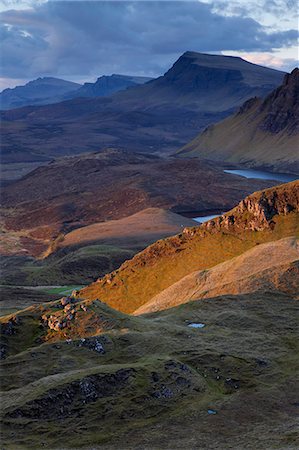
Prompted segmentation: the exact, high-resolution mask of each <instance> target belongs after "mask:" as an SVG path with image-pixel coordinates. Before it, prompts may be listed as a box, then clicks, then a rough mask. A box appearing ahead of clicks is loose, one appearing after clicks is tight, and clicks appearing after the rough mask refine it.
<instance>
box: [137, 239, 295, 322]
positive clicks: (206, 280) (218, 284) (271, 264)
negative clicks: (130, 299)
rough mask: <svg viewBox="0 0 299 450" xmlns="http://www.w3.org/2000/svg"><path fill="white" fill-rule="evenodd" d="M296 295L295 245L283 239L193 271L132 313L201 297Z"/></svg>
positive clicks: (164, 307)
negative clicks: (273, 293) (208, 267)
mask: <svg viewBox="0 0 299 450" xmlns="http://www.w3.org/2000/svg"><path fill="white" fill-rule="evenodd" d="M257 291H260V292H265V291H266V292H270V291H274V292H284V293H287V294H290V295H294V296H296V295H298V292H299V242H298V240H296V238H285V239H280V240H278V241H274V242H269V243H266V244H261V245H258V246H256V247H253V248H252V249H250V250H247V251H246V252H245V253H243V254H242V255H240V256H237V257H235V258H232V259H230V260H229V261H225V262H224V263H221V264H218V265H217V266H214V267H212V268H211V269H208V270H202V271H198V272H193V273H191V274H190V275H187V276H185V277H184V278H182V279H181V280H180V281H178V282H176V283H174V284H173V285H172V286H170V287H169V288H167V289H165V290H164V291H162V292H161V293H159V294H158V295H156V296H155V297H154V298H152V299H151V300H150V301H149V302H148V303H146V304H145V305H143V306H141V308H139V309H137V311H135V312H134V314H136V315H138V314H145V313H150V312H155V311H161V310H164V309H168V308H173V307H175V306H178V305H181V304H182V303H187V302H189V301H194V300H199V299H202V298H211V297H216V296H219V295H228V294H233V295H236V294H248V293H252V292H257Z"/></svg>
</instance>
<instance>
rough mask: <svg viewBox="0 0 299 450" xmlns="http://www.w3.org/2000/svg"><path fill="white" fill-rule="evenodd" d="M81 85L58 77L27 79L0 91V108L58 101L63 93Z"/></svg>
mask: <svg viewBox="0 0 299 450" xmlns="http://www.w3.org/2000/svg"><path fill="white" fill-rule="evenodd" d="M80 87H81V85H80V84H78V83H73V82H72V81H66V80H61V79H60V78H53V77H43V78H37V79H36V80H32V81H29V83H26V84H25V85H24V86H16V87H15V88H12V89H11V88H8V89H4V91H2V92H1V93H0V108H1V109H11V108H20V107H22V106H27V105H46V104H48V103H55V102H56V101H59V100H60V99H61V98H62V97H63V96H64V95H65V94H67V93H69V92H72V91H74V90H76V89H78V88H80Z"/></svg>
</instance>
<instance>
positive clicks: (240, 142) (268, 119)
mask: <svg viewBox="0 0 299 450" xmlns="http://www.w3.org/2000/svg"><path fill="white" fill-rule="evenodd" d="M298 135H299V70H298V69H294V70H293V71H292V73H291V74H287V75H285V77H284V81H283V84H282V85H281V86H279V87H278V88H277V89H275V90H274V91H272V92H271V93H270V94H269V95H268V96H267V97H266V98H265V99H264V100H263V99H261V98H257V97H254V98H252V99H250V100H248V101H247V102H246V103H244V104H243V106H242V107H241V108H240V110H239V111H238V112H237V114H234V115H233V116H230V117H228V118H227V119H225V120H223V121H222V122H220V123H218V124H215V125H211V126H209V127H208V128H207V129H206V130H204V131H203V132H202V133H201V134H200V135H199V136H197V137H196V138H195V139H194V140H193V141H191V142H190V143H189V144H187V145H186V146H185V147H184V148H183V149H182V150H181V151H180V152H179V154H180V155H181V156H184V155H187V156H198V157H200V158H207V159H211V160H216V161H228V162H234V163H242V164H245V165H247V166H249V167H267V168H270V169H273V170H274V171H275V170H276V171H279V170H280V171H292V172H295V173H299V154H298Z"/></svg>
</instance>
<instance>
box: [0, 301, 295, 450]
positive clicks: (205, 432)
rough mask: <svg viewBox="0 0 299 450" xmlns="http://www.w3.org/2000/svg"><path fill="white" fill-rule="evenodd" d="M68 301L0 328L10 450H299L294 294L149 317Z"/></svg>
mask: <svg viewBox="0 0 299 450" xmlns="http://www.w3.org/2000/svg"><path fill="white" fill-rule="evenodd" d="M63 302H64V304H63V305H62V303H61V302H52V303H48V304H45V305H42V306H33V307H30V308H27V309H26V310H23V311H18V312H17V313H15V314H14V315H9V316H6V317H3V318H1V319H0V321H1V332H2V335H1V358H2V360H1V389H2V394H1V416H2V417H1V419H2V427H1V435H2V445H4V446H5V447H8V448H10V447H11V442H12V438H13V448H29V447H34V448H47V449H51V450H52V449H56V448H57V449H58V448H61V447H62V445H63V446H64V442H65V440H66V439H67V443H68V446H69V447H70V448H93V449H101V450H103V449H104V450H114V449H115V448H123V449H129V448H130V449H132V450H137V449H140V448H148V449H162V448H163V449H169V450H170V449H174V448H187V449H191V448H217V447H218V448H226V447H229V446H230V447H233V448H246V447H248V444H250V446H251V447H252V448H262V447H263V446H264V445H265V442H266V443H267V444H266V445H267V447H268V448H270V447H271V448H285V449H287V448H288V449H289V448H296V447H298V435H297V433H296V431H295V428H296V419H297V418H296V409H297V404H296V403H295V401H294V395H295V394H296V392H297V383H296V371H297V370H298V358H297V351H298V350H297V336H296V331H295V330H296V327H297V320H296V318H297V317H296V311H297V301H296V300H294V298H292V297H291V296H289V295H285V294H275V295H273V294H269V293H262V294H251V295H238V296H225V297H220V298H213V299H205V300H201V301H199V302H190V303H188V304H186V305H182V306H181V307H180V308H173V309H171V310H168V311H164V312H162V313H157V314H155V315H153V316H152V317H148V318H143V317H132V316H128V315H126V314H122V313H120V312H117V311H114V310H112V309H111V308H109V307H108V306H106V305H104V304H102V303H101V302H99V301H94V302H92V303H87V302H83V301H80V300H78V299H77V300H75V301H74V299H63ZM65 303H66V304H65ZM64 305H65V306H64ZM278 319H279V320H278ZM199 322H203V323H204V325H205V326H204V328H203V329H194V328H192V327H190V325H191V324H192V323H199ZM144 405H146V407H144ZM24 424H26V426H24ZM236 424H237V426H236ZM162 430H163V432H161V431H162Z"/></svg>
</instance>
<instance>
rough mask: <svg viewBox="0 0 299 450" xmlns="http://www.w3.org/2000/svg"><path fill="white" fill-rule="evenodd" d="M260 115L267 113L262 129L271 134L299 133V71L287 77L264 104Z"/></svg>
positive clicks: (261, 125) (296, 70)
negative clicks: (283, 132)
mask: <svg viewBox="0 0 299 450" xmlns="http://www.w3.org/2000/svg"><path fill="white" fill-rule="evenodd" d="M260 113H261V114H263V113H266V116H265V118H264V120H263V121H262V122H261V124H260V128H261V129H262V130H264V131H269V132H270V133H280V132H281V131H283V130H285V132H287V133H289V134H298V133H299V69H298V68H296V69H294V70H293V71H292V72H291V73H290V74H287V75H285V78H284V82H283V84H282V85H281V86H280V87H279V88H277V89H275V91H274V92H272V93H271V94H270V95H269V96H268V97H267V98H266V99H265V101H264V102H263V103H262V105H261V107H260Z"/></svg>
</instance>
